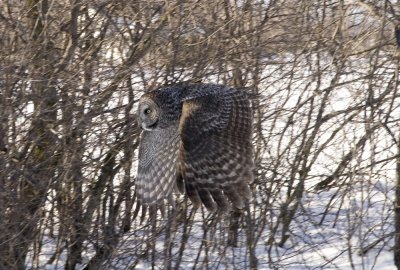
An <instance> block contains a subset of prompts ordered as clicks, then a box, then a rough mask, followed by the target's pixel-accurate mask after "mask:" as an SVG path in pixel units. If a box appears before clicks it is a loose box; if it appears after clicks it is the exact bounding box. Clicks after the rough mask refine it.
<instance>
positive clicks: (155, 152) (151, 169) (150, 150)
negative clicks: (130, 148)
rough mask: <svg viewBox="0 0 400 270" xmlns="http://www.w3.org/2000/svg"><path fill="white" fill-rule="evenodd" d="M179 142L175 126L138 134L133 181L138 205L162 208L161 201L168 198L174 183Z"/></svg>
mask: <svg viewBox="0 0 400 270" xmlns="http://www.w3.org/2000/svg"><path fill="white" fill-rule="evenodd" d="M179 141H180V138H179V134H178V127H177V125H173V126H171V127H169V128H167V129H162V130H154V131H145V130H144V131H143V132H142V135H141V140H140V146H139V167H138V176H137V179H136V193H137V197H138V199H139V201H140V202H141V203H142V204H145V205H154V204H160V205H162V204H163V202H164V199H169V198H170V196H171V190H172V189H173V187H174V185H175V180H176V160H177V156H178V149H179V147H178V146H179Z"/></svg>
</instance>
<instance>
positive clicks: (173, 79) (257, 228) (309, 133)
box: [0, 0, 400, 269]
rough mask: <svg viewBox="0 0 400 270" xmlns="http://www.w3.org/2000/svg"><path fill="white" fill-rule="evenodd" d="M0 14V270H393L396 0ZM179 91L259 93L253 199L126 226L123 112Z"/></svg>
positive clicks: (131, 130) (131, 121)
mask: <svg viewBox="0 0 400 270" xmlns="http://www.w3.org/2000/svg"><path fill="white" fill-rule="evenodd" d="M0 6H1V7H0V151H1V152H0V269H25V268H33V269H39V268H43V267H45V266H46V265H47V266H49V267H53V268H52V269H54V267H56V266H58V267H60V268H65V269H80V268H84V269H103V268H104V269H114V268H115V269H127V268H130V269H132V268H134V267H141V265H142V267H152V268H156V269H180V268H192V269H208V268H210V269H225V268H228V267H231V268H229V269H243V268H252V269H257V268H264V269H265V268H267V267H269V268H271V269H290V268H291V267H292V268H293V269H299V268H300V267H305V269H307V267H310V268H312V267H314V268H318V267H320V268H323V267H330V269H332V268H337V269H340V263H342V262H343V259H345V260H346V261H348V265H350V267H353V268H356V267H357V265H359V263H360V261H361V264H363V265H364V266H365V267H366V268H368V269H369V268H372V267H373V266H374V265H375V263H376V261H378V260H379V255H380V254H382V253H383V252H387V251H390V250H391V251H390V252H393V251H394V255H395V262H394V263H395V264H396V265H397V267H398V268H399V269H400V236H399V235H400V212H399V209H398V207H396V206H397V205H400V165H399V164H400V157H399V154H400V125H399V120H400V119H399V115H400V114H399V112H400V110H399V104H400V93H399V63H400V62H399V61H400V56H399V48H398V47H397V45H396V40H395V37H394V29H395V27H396V26H398V25H399V24H400V2H399V1H398V0H390V1H389V0H384V1H382V0H319V1H317V0H311V1H310V0H296V1H295V0H269V1H252V0H249V1H234V0H221V1H192V0H189V1H153V0H150V1H127V0H105V1H99V0H95V1H92V0H90V1H89V0H69V1H67V0H63V1H49V0H24V1H14V0H1V5H0ZM186 80H202V81H204V82H213V83H220V84H227V85H232V86H236V87H246V88H247V89H248V91H252V92H253V93H255V94H256V95H257V96H259V98H258V99H257V100H254V102H253V103H254V104H253V106H254V116H255V118H254V145H255V150H256V151H255V153H256V165H257V167H256V169H255V172H256V183H255V184H254V186H253V187H252V188H253V191H254V197H255V199H254V201H252V202H251V203H250V205H249V206H248V207H247V208H246V209H245V210H244V211H243V212H242V213H236V212H234V213H231V214H230V215H227V216H225V217H216V216H215V215H213V214H210V213H208V212H207V211H205V210H204V211H203V210H198V211H197V212H194V211H193V209H192V208H191V206H190V204H189V205H187V204H186V202H185V200H184V199H183V198H182V197H178V199H177V203H178V206H177V207H175V208H173V209H172V208H171V209H168V212H167V213H166V215H165V216H161V215H159V216H158V217H157V219H156V220H153V221H151V220H150V219H149V218H147V217H144V218H143V220H142V221H141V219H140V213H138V210H139V208H138V207H137V205H136V202H135V199H134V197H135V187H134V184H135V173H136V166H137V165H136V160H137V146H138V136H139V132H140V130H139V129H138V127H137V124H136V120H135V106H136V102H137V100H138V97H139V96H140V95H141V94H142V93H143V91H146V90H149V89H154V88H156V87H158V86H161V85H165V84H173V83H177V82H181V81H186ZM396 164H397V167H396ZM396 187H397V188H396ZM396 194H397V200H396ZM337 243H341V244H337ZM334 247H336V249H335V248H334ZM329 248H331V249H329ZM332 250H333V251H332ZM311 254H313V255H311ZM369 254H372V257H373V259H372V261H371V259H369V260H364V259H363V258H364V257H367V256H368V255H369ZM312 256H314V257H312ZM370 257H371V256H370ZM370 257H368V258H370ZM360 258H361V259H360ZM340 260H341V261H340ZM143 265H144V266H143Z"/></svg>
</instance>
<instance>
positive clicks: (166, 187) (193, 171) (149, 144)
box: [136, 84, 254, 211]
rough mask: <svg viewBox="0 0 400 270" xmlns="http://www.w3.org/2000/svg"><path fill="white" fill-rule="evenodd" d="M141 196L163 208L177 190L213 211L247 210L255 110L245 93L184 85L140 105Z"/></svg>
mask: <svg viewBox="0 0 400 270" xmlns="http://www.w3.org/2000/svg"><path fill="white" fill-rule="evenodd" d="M138 120H139V126H140V127H141V128H142V130H143V131H142V134H141V138H140V145H139V165H138V175H137V179H136V193H137V198H138V199H139V201H140V203H141V204H143V205H146V206H157V205H158V206H163V205H164V204H165V202H166V200H171V198H172V196H173V195H172V194H173V191H174V190H176V191H179V192H181V193H184V194H186V195H187V196H188V198H189V199H190V200H191V201H192V203H193V205H195V206H200V205H204V206H205V207H206V208H207V209H208V210H210V211H215V210H218V211H227V210H229V209H231V208H232V207H235V208H239V209H240V208H243V206H244V204H245V203H246V201H248V200H249V199H250V198H251V191H250V188H249V184H250V183H251V182H252V181H253V166H254V165H253V164H254V162H253V146H252V110H251V106H250V100H249V98H248V95H247V94H246V92H244V91H243V90H239V89H235V88H229V87H227V86H223V85H214V84H186V85H184V84H181V85H175V86H169V87H164V88H160V89H157V90H154V91H151V92H147V93H146V94H144V95H143V96H142V97H141V98H140V100H139V107H138Z"/></svg>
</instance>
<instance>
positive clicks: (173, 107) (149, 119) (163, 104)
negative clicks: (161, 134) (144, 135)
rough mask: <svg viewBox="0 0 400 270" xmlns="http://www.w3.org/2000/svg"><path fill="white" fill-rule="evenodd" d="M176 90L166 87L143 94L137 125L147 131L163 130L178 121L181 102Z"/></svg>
mask: <svg viewBox="0 0 400 270" xmlns="http://www.w3.org/2000/svg"><path fill="white" fill-rule="evenodd" d="M177 90H178V89H176V88H172V87H168V88H163V89H158V90H155V91H151V92H148V93H146V94H144V95H143V96H142V97H141V98H140V100H139V111H138V116H139V124H140V126H141V127H142V128H143V129H144V130H147V131H151V130H157V129H164V128H167V127H169V126H171V125H173V124H176V123H177V122H178V121H179V116H180V113H181V110H182V109H181V107H182V102H181V100H180V99H179V98H178V96H177Z"/></svg>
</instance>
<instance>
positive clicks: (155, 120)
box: [138, 96, 160, 131]
mask: <svg viewBox="0 0 400 270" xmlns="http://www.w3.org/2000/svg"><path fill="white" fill-rule="evenodd" d="M138 115H139V124H140V126H141V127H142V128H143V129H144V130H147V131H151V130H154V129H156V128H158V124H159V118H160V108H159V106H158V105H157V104H156V103H155V102H154V101H153V100H152V99H150V98H149V97H146V96H143V97H141V98H140V100H139V111H138Z"/></svg>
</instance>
